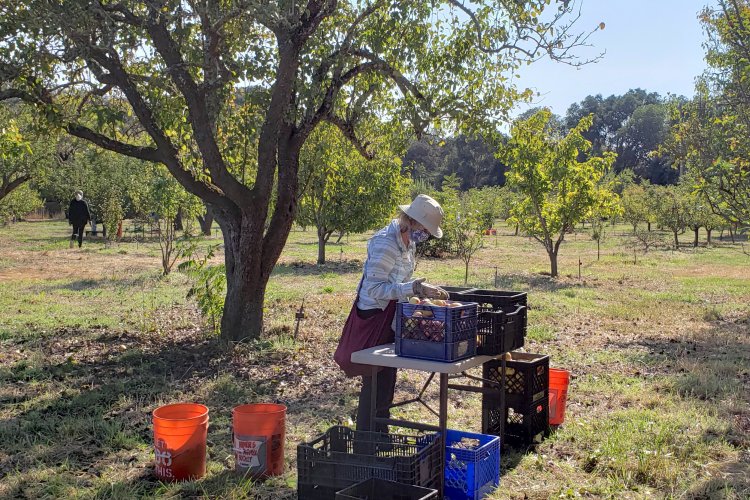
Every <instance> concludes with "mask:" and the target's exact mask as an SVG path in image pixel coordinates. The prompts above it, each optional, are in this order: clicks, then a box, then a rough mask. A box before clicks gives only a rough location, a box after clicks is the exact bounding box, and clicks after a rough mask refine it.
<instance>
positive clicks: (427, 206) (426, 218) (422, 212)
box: [398, 194, 443, 238]
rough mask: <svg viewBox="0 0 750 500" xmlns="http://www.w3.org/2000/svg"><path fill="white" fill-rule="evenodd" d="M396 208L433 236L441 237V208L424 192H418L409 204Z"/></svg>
mask: <svg viewBox="0 0 750 500" xmlns="http://www.w3.org/2000/svg"><path fill="white" fill-rule="evenodd" d="M398 208H399V209H400V210H401V211H402V212H404V213H405V214H406V215H408V216H409V217H411V218H412V219H414V220H415V221H417V222H419V223H420V224H422V225H423V226H424V227H425V229H427V230H428V231H429V232H430V234H431V235H432V236H434V237H435V238H442V237H443V230H442V229H440V223H441V222H442V221H443V209H442V208H441V207H440V204H439V203H438V202H437V201H435V200H434V199H433V198H431V197H429V196H427V195H426V194H420V195H419V196H417V197H416V198H414V201H412V202H411V205H399V206H398Z"/></svg>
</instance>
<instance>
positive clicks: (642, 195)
mask: <svg viewBox="0 0 750 500" xmlns="http://www.w3.org/2000/svg"><path fill="white" fill-rule="evenodd" d="M621 203H622V218H623V220H625V222H627V223H628V224H630V225H631V226H633V234H635V232H636V231H637V230H638V224H640V223H641V222H647V221H648V220H649V213H648V212H649V199H648V191H647V190H646V189H644V187H643V186H641V185H639V184H631V185H629V186H628V187H626V188H625V189H624V190H623V192H622V200H621Z"/></svg>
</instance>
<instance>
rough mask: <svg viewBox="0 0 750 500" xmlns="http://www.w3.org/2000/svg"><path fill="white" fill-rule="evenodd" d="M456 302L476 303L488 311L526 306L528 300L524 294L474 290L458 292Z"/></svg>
mask: <svg viewBox="0 0 750 500" xmlns="http://www.w3.org/2000/svg"><path fill="white" fill-rule="evenodd" d="M456 300H467V301H470V302H476V303H477V304H479V307H480V308H484V309H488V310H497V309H503V308H513V307H514V306H516V305H522V306H527V305H528V299H527V295H526V292H511V291H505V290H481V289H477V288H474V289H472V290H467V291H465V292H460V293H459V294H458V295H457V296H456Z"/></svg>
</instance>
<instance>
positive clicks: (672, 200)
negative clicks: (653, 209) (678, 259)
mask: <svg viewBox="0 0 750 500" xmlns="http://www.w3.org/2000/svg"><path fill="white" fill-rule="evenodd" d="M656 192H657V193H658V200H659V204H658V212H657V214H656V220H657V222H658V223H659V224H660V225H661V226H662V227H664V228H667V229H669V230H670V231H672V234H673V235H674V247H675V250H677V249H679V248H680V240H679V238H678V236H677V235H678V234H679V232H680V231H682V230H683V229H685V226H686V225H687V216H688V213H687V204H686V200H685V193H684V191H683V190H682V189H680V188H679V187H678V186H660V187H659V188H658V189H657V190H656Z"/></svg>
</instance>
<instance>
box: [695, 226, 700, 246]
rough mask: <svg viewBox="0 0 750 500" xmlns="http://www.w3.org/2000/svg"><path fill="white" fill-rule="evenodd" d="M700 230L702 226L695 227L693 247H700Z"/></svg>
mask: <svg viewBox="0 0 750 500" xmlns="http://www.w3.org/2000/svg"><path fill="white" fill-rule="evenodd" d="M699 230H700V227H694V228H693V232H694V233H695V238H693V248H698V231H699Z"/></svg>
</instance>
